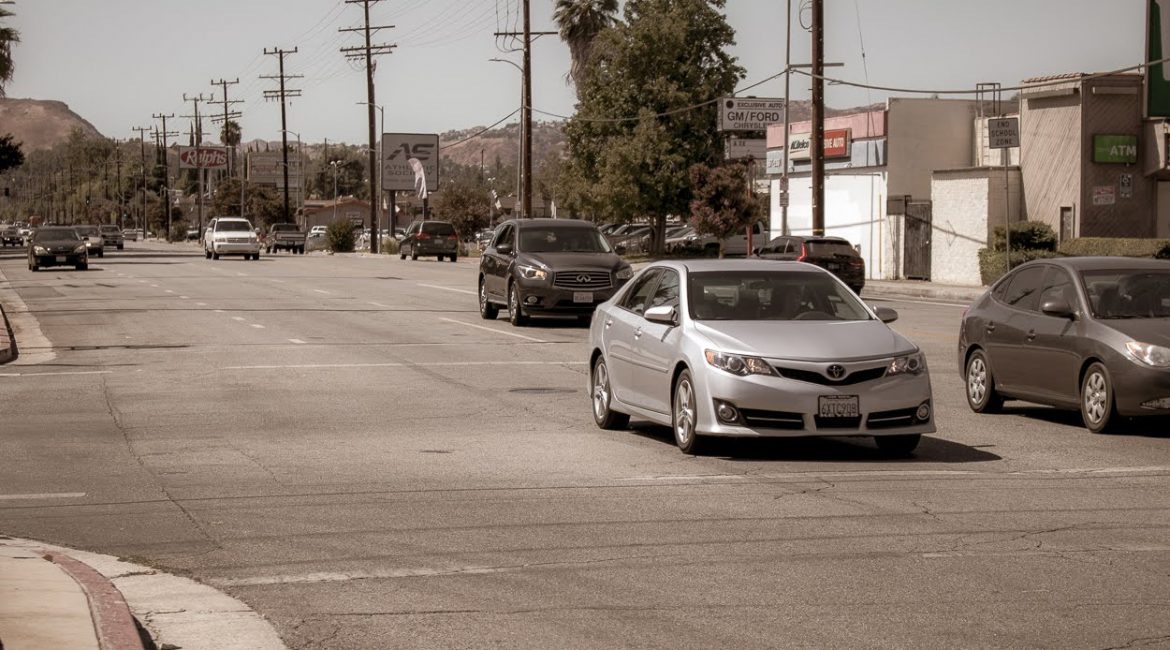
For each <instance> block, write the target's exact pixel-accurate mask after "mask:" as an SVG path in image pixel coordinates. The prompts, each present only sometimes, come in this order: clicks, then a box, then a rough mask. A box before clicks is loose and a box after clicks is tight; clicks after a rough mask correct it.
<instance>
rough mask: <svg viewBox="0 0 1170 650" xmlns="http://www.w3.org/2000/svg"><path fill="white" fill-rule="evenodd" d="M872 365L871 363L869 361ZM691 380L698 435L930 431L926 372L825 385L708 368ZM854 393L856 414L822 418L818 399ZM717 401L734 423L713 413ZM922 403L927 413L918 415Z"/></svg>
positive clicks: (931, 412)
mask: <svg viewBox="0 0 1170 650" xmlns="http://www.w3.org/2000/svg"><path fill="white" fill-rule="evenodd" d="M869 365H871V366H872V365H874V364H869ZM701 375H702V377H703V378H704V379H703V380H702V381H697V382H696V388H697V389H698V390H697V394H696V398H697V399H698V404H697V405H698V410H699V425H698V433H700V434H704V435H713V436H732V437H800V436H810V435H818V436H887V435H906V434H922V433H933V432H934V431H935V426H934V408H933V406H934V404H933V399H932V394H931V388H930V375H929V372H928V371H925V370H924V371H923V372H922V373H921V374H918V375H911V374H905V375H896V376H892V377H881V378H878V379H873V380H870V381H865V382H861V383H857V384H853V385H825V384H819V383H809V382H805V381H800V380H796V379H790V378H787V377H775V376H765V375H748V376H746V377H739V376H736V375H732V374H730V373H727V372H723V371H721V370H717V369H714V368H711V367H709V366H708V367H705V368H704V369H703V372H702V373H701ZM844 396H856V397H857V403H858V414H857V416H856V417H842V418H822V417H820V415H819V406H820V398H821V397H844ZM716 400H718V401H721V402H726V403H728V404H731V405H732V406H734V407H735V408H736V409H737V410H738V412H739V418H738V419H737V421H736V422H734V423H728V422H725V421H721V420H720V419H719V418H718V417H717V416H716ZM923 404H926V405H927V406H928V407H929V408H928V415H927V417H926V418H925V419H919V418H918V417H917V411H918V408H919V407H920V406H921V405H923Z"/></svg>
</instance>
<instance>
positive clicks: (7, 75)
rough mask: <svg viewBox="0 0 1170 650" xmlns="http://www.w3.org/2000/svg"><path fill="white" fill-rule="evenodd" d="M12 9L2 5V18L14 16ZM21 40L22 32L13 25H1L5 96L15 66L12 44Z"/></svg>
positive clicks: (0, 82) (0, 90) (0, 74)
mask: <svg viewBox="0 0 1170 650" xmlns="http://www.w3.org/2000/svg"><path fill="white" fill-rule="evenodd" d="M13 15H15V14H13V13H12V12H11V11H8V10H7V9H4V8H3V7H0V20H4V19H5V18H9V17H11V16H13ZM19 42H20V32H18V31H16V30H15V29H13V28H11V27H0V97H3V96H4V86H5V85H6V84H7V83H8V82H9V81H12V73H13V72H14V71H15V66H14V65H13V63H12V46H13V44H15V43H19Z"/></svg>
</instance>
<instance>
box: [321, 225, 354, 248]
mask: <svg viewBox="0 0 1170 650" xmlns="http://www.w3.org/2000/svg"><path fill="white" fill-rule="evenodd" d="M325 240H326V241H327V242H329V250H331V251H333V252H334V253H352V252H353V249H354V246H355V245H356V244H357V235H355V234H354V227H353V223H352V222H351V221H350V220H349V219H338V220H337V221H334V222H333V223H331V224H329V227H328V228H326V229H325Z"/></svg>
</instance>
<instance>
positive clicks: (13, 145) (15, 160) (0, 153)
mask: <svg viewBox="0 0 1170 650" xmlns="http://www.w3.org/2000/svg"><path fill="white" fill-rule="evenodd" d="M14 140H15V138H13V137H12V134H11V133H9V134H8V135H5V136H0V174H2V173H4V172H6V171H8V170H9V169H14V168H16V167H20V166H21V165H23V164H24V152H23V151H21V148H20V147H21V143H20V142H15V141H14Z"/></svg>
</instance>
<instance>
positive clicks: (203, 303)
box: [195, 302, 223, 313]
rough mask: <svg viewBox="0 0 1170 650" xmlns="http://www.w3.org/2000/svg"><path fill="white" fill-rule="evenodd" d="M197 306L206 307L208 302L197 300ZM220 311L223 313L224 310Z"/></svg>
mask: <svg viewBox="0 0 1170 650" xmlns="http://www.w3.org/2000/svg"><path fill="white" fill-rule="evenodd" d="M195 306H196V307H206V306H207V303H205V302H197V303H195ZM220 313H223V312H222V311H220Z"/></svg>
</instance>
